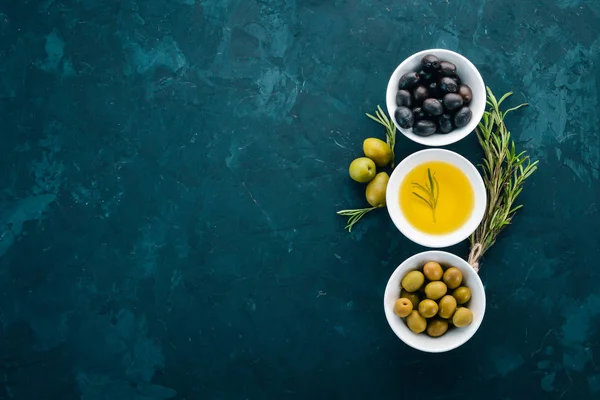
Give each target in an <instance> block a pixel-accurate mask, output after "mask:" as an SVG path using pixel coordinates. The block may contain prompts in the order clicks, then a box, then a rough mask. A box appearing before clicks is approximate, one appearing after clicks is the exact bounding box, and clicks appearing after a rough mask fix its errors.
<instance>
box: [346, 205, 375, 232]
mask: <svg viewBox="0 0 600 400" xmlns="http://www.w3.org/2000/svg"><path fill="white" fill-rule="evenodd" d="M376 208H378V207H370V208H359V209H356V210H341V211H338V212H337V214H338V215H343V216H345V217H350V218H348V225H346V229H348V232H352V227H353V226H354V224H356V223H357V222H358V221H359V220H360V219H361V218H362V217H364V216H365V214H367V213H368V212H370V211H373V210H374V209H376Z"/></svg>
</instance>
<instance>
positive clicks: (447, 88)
mask: <svg viewBox="0 0 600 400" xmlns="http://www.w3.org/2000/svg"><path fill="white" fill-rule="evenodd" d="M440 90H441V91H442V93H444V94H446V93H456V92H457V91H458V85H457V84H456V81H455V80H454V79H453V78H450V77H447V76H445V77H443V78H442V79H440Z"/></svg>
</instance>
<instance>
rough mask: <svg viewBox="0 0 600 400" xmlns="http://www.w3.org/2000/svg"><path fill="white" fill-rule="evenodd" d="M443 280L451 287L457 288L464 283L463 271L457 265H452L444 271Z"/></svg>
mask: <svg viewBox="0 0 600 400" xmlns="http://www.w3.org/2000/svg"><path fill="white" fill-rule="evenodd" d="M443 280H444V283H445V284H446V286H448V288H449V289H456V288H457V287H459V286H460V284H461V283H462V272H460V269H458V268H456V267H450V268H448V269H447V270H446V272H444V278H443Z"/></svg>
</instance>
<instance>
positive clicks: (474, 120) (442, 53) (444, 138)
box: [386, 49, 487, 147]
mask: <svg viewBox="0 0 600 400" xmlns="http://www.w3.org/2000/svg"><path fill="white" fill-rule="evenodd" d="M430 53H433V54H435V55H436V56H438V57H447V56H448V55H450V57H455V58H458V59H460V60H461V61H462V62H464V63H465V64H466V65H467V66H468V67H469V68H470V69H472V73H469V76H470V77H472V79H473V80H474V81H476V82H477V86H478V87H479V88H480V89H482V90H483V93H482V94H483V96H482V98H481V99H480V100H479V103H480V104H479V105H478V107H477V108H478V109H480V110H476V111H477V113H475V112H473V116H472V117H471V121H470V122H469V123H468V124H467V125H466V126H464V127H462V128H458V129H454V130H453V131H452V132H450V133H447V134H444V135H441V134H434V135H431V136H419V135H416V134H414V133H413V132H412V128H411V129H404V128H401V127H400V125H398V123H397V122H396V118H395V116H394V113H395V111H396V108H398V106H397V105H396V102H395V97H396V92H397V91H398V81H399V80H400V77H401V76H402V75H401V74H400V71H401V70H402V69H403V68H406V64H408V63H409V62H410V61H412V60H413V59H414V58H422V57H423V56H424V55H426V54H430ZM471 89H472V90H473V92H475V90H476V88H475V87H472V88H471ZM486 101H487V98H486V89H485V83H484V81H483V78H482V77H481V73H480V72H479V70H478V69H477V67H475V65H474V64H473V63H472V62H471V61H470V60H469V59H468V58H466V57H465V56H463V55H462V54H460V53H457V52H455V51H452V50H448V49H427V50H422V51H419V52H417V53H414V54H412V55H411V56H409V57H407V58H406V59H404V61H402V62H401V63H400V64H399V65H398V66H397V67H396V69H395V70H394V72H392V75H390V79H389V81H388V85H387V88H386V106H387V111H388V114H389V116H390V119H391V120H392V122H393V123H394V125H395V126H396V128H397V129H398V130H399V131H400V132H401V133H402V134H403V135H404V136H405V137H407V138H408V139H410V140H412V141H413V142H416V143H419V144H422V145H425V146H431V147H440V146H447V145H450V144H452V143H456V142H458V141H460V140H462V139H464V138H465V137H467V136H469V135H470V134H471V132H473V131H474V130H475V128H476V127H477V124H479V121H480V120H481V118H482V117H483V113H484V112H485V108H486ZM472 104H473V103H472ZM469 108H471V111H473V107H469Z"/></svg>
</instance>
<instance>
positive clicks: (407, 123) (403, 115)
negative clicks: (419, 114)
mask: <svg viewBox="0 0 600 400" xmlns="http://www.w3.org/2000/svg"><path fill="white" fill-rule="evenodd" d="M394 116H395V117H396V122H397V123H398V125H400V127H401V128H404V129H408V128H412V126H413V124H414V123H415V117H414V116H413V113H412V111H411V110H410V108H408V107H398V108H396V112H395V113H394Z"/></svg>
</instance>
